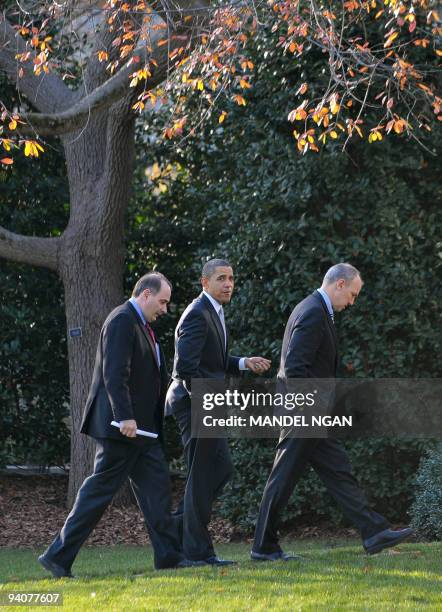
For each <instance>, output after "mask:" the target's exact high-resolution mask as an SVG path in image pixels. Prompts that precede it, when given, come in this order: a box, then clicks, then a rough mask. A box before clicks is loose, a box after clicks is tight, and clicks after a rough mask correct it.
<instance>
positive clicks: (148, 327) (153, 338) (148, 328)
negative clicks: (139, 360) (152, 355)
mask: <svg viewBox="0 0 442 612" xmlns="http://www.w3.org/2000/svg"><path fill="white" fill-rule="evenodd" d="M145 327H146V329H147V331H148V332H149V336H150V337H151V338H152V342H153V345H154V346H156V344H157V341H156V339H155V334H154V333H153V329H152V328H151V326H150V323H148V322H147V321H146V325H145Z"/></svg>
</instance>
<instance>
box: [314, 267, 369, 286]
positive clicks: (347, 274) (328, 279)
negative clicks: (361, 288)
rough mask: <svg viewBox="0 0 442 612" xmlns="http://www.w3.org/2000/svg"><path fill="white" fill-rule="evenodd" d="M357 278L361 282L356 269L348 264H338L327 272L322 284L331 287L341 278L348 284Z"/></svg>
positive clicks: (359, 274)
mask: <svg viewBox="0 0 442 612" xmlns="http://www.w3.org/2000/svg"><path fill="white" fill-rule="evenodd" d="M357 276H359V278H360V279H361V280H362V278H361V273H360V272H359V270H358V269H357V268H355V267H354V266H352V265H351V264H349V263H338V264H335V265H334V266H332V267H331V268H329V269H328V270H327V272H326V273H325V276H324V280H323V281H322V284H323V285H331V283H335V282H336V281H338V280H339V279H341V278H343V279H344V280H345V282H346V283H349V282H351V281H352V280H353V279H354V278H356V277H357Z"/></svg>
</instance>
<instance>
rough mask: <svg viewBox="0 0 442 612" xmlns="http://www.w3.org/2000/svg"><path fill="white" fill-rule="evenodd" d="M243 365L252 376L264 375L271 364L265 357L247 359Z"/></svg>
mask: <svg viewBox="0 0 442 612" xmlns="http://www.w3.org/2000/svg"><path fill="white" fill-rule="evenodd" d="M244 365H245V366H246V368H247V369H248V370H250V371H251V372H253V373H254V374H264V372H267V370H268V369H269V368H270V366H271V365H272V362H271V361H270V359H266V358H265V357H247V358H246V360H245V362H244Z"/></svg>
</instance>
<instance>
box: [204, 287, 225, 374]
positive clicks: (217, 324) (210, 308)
mask: <svg viewBox="0 0 442 612" xmlns="http://www.w3.org/2000/svg"><path fill="white" fill-rule="evenodd" d="M201 299H202V300H203V303H204V304H205V305H206V308H207V309H208V311H209V314H210V317H211V319H212V321H213V324H214V326H215V329H216V331H217V333H218V340H219V342H220V348H221V354H222V355H223V361H224V362H225V361H226V354H227V352H226V350H225V348H224V330H223V326H222V325H221V321H220V320H219V316H218V314H217V312H216V311H215V308H214V307H213V305H212V303H211V302H210V300H208V299H207V298H206V296H205V295H204V293H202V294H201ZM226 332H227V330H226ZM226 335H227V333H226ZM226 348H227V347H226Z"/></svg>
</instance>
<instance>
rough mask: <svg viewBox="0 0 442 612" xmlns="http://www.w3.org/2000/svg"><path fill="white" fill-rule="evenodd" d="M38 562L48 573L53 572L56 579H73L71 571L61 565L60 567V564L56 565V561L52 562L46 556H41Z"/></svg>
mask: <svg viewBox="0 0 442 612" xmlns="http://www.w3.org/2000/svg"><path fill="white" fill-rule="evenodd" d="M38 562H39V563H41V565H42V566H43V567H44V568H45V569H47V570H48V572H51V574H52V575H53V576H54V578H73V575H72V574H71V570H67V569H66V568H64V567H62V566H61V565H58V563H54V561H51V560H50V559H48V558H47V557H45V556H44V555H40V556H39V557H38Z"/></svg>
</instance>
